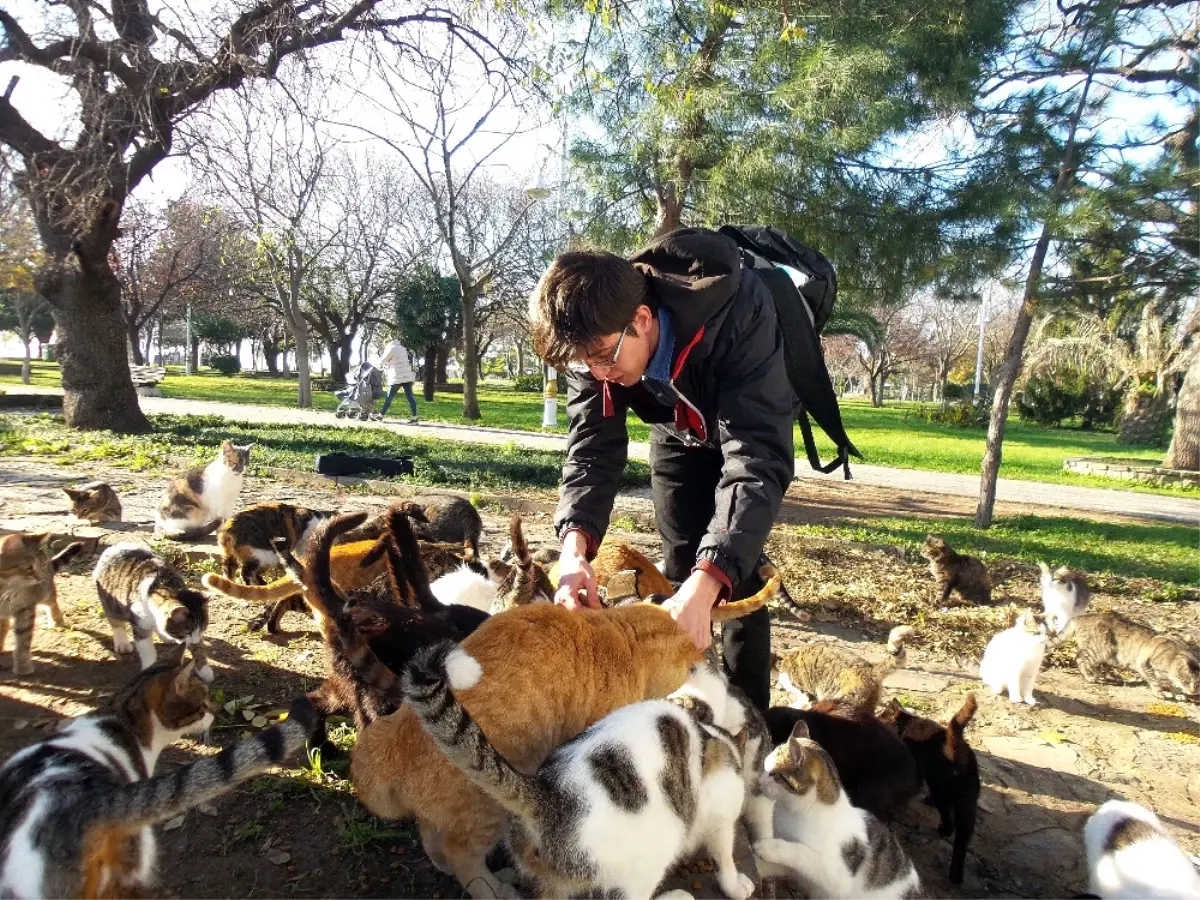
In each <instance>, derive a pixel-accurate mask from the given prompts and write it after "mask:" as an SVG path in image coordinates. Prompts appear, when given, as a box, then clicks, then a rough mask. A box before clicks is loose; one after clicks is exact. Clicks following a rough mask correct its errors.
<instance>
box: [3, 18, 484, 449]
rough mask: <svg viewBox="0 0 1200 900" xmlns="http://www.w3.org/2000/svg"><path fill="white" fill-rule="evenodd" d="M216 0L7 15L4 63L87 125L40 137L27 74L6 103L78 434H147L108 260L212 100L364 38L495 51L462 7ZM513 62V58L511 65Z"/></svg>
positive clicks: (7, 140)
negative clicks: (424, 35) (54, 93)
mask: <svg viewBox="0 0 1200 900" xmlns="http://www.w3.org/2000/svg"><path fill="white" fill-rule="evenodd" d="M384 2H385V0H305V2H299V0H257V2H255V0H250V2H247V3H233V2H231V0H215V2H214V3H212V4H203V5H202V7H201V8H199V9H197V10H196V11H193V10H192V9H191V8H190V7H189V6H188V5H186V4H184V5H183V6H174V7H171V8H169V9H164V10H161V11H160V10H158V9H157V8H156V10H155V11H153V12H152V11H151V9H150V6H149V4H148V3H147V2H146V0H89V2H84V0H65V2H59V0H32V2H30V3H28V4H24V5H23V7H22V9H23V11H22V12H21V13H14V12H12V11H10V10H11V7H9V6H6V8H0V33H2V35H3V42H2V43H0V62H10V61H17V62H21V63H24V64H26V65H29V66H34V67H37V68H38V69H41V70H43V71H44V72H45V73H48V74H50V75H51V76H57V77H59V78H61V79H62V83H63V84H64V85H65V86H67V87H69V89H70V90H71V91H73V94H74V96H73V99H74V101H75V102H76V108H77V115H78V119H77V122H76V123H75V127H73V128H69V129H66V130H65V131H64V133H65V135H66V136H65V137H54V136H51V135H48V134H43V133H42V132H41V131H39V130H38V129H37V128H35V127H34V126H33V124H32V123H31V122H30V121H29V119H28V118H27V117H26V115H24V114H22V112H21V111H20V110H19V109H18V103H19V101H20V100H21V96H20V94H19V92H18V91H17V82H18V79H17V77H16V76H14V77H13V78H12V80H11V81H10V82H9V83H8V85H7V86H6V87H5V88H3V92H2V93H0V144H3V145H5V146H7V147H10V148H11V149H12V150H14V151H15V152H16V154H17V155H18V156H19V157H20V159H21V163H22V166H23V168H22V170H21V172H20V173H19V179H18V186H19V188H20V190H21V192H22V193H23V194H24V195H25V197H26V198H27V199H28V200H29V202H30V206H31V207H32V209H33V213H34V218H35V221H36V222H37V227H38V232H39V235H40V237H41V241H42V246H43V249H44V251H45V260H44V262H43V264H42V265H41V267H40V268H39V270H38V273H37V278H36V286H37V289H38V292H39V293H41V294H42V295H43V296H44V297H45V298H46V299H47V300H48V301H49V302H50V304H51V306H52V308H53V310H54V317H55V320H56V321H57V323H58V332H59V359H60V362H61V363H62V377H63V388H64V392H65V398H64V403H63V412H64V414H65V417H66V420H67V423H68V424H70V425H72V426H76V427H81V428H115V429H118V430H122V431H141V430H146V429H148V428H149V427H150V426H149V422H148V421H147V420H146V417H145V416H144V415H143V414H142V412H141V410H140V409H139V407H138V401H137V395H136V394H135V392H134V389H133V382H132V379H131V378H130V374H129V370H128V368H127V367H126V365H125V354H124V353H122V352H121V348H122V347H123V345H124V343H125V341H126V329H125V324H124V322H123V320H122V318H121V309H120V292H121V287H120V282H119V281H118V279H117V277H116V275H115V273H114V272H113V270H112V268H111V264H110V261H109V252H110V250H111V249H112V245H113V243H114V242H115V241H116V239H117V237H118V236H119V234H120V223H121V213H122V210H123V208H124V205H125V201H126V200H127V199H128V198H129V195H130V193H131V192H132V191H133V190H134V189H135V188H136V187H137V186H138V185H139V184H140V183H141V182H142V180H143V179H145V178H146V176H147V175H149V174H150V173H151V172H152V171H153V170H154V167H155V166H157V165H158V164H159V163H160V162H162V160H163V159H165V158H166V157H167V156H168V155H169V154H170V153H171V152H172V148H173V146H174V142H175V138H176V131H177V129H178V126H179V125H180V124H181V123H182V122H183V121H185V120H186V119H187V118H188V117H189V116H191V115H192V114H193V113H194V112H195V111H196V110H197V109H198V108H200V107H201V106H202V105H203V104H205V103H206V102H207V101H208V100H209V99H210V98H212V97H213V95H215V94H218V93H220V92H222V91H225V90H228V89H230V88H238V87H241V86H242V85H244V84H245V83H247V82H250V81H254V80H256V79H271V78H274V77H275V76H276V74H277V73H278V72H279V69H280V66H281V65H282V64H283V63H284V61H285V60H287V59H288V58H290V57H293V56H300V57H302V58H303V57H304V56H305V55H306V54H307V53H308V52H309V51H311V50H312V49H314V48H317V47H321V46H323V45H326V44H331V43H335V42H337V41H340V40H342V39H344V38H346V37H348V36H352V35H356V34H361V33H365V32H382V33H384V34H385V35H388V36H389V37H390V38H391V44H390V46H391V48H392V52H394V53H400V54H403V53H409V52H418V50H417V45H418V40H419V36H420V33H421V31H422V30H423V29H425V28H428V27H431V26H432V27H436V28H437V29H438V30H439V31H440V32H441V33H442V34H443V35H444V34H447V33H448V34H449V37H448V38H447V39H448V40H451V41H455V42H457V41H464V42H466V43H468V44H469V45H471V46H479V47H486V46H487V45H488V43H489V42H488V41H487V39H486V38H484V37H483V36H482V34H480V33H479V32H477V31H475V30H474V29H472V28H471V27H469V26H467V25H465V24H464V22H463V20H462V18H461V17H460V15H459V14H458V8H459V7H461V8H462V9H464V10H467V9H473V8H474V7H475V4H473V3H470V2H467V0H462V2H461V3H459V2H458V0H446V2H445V3H443V4H442V5H439V6H432V5H431V6H425V5H422V4H420V3H409V2H408V0H389V3H388V6H384V5H383V3H384ZM503 62H508V60H503Z"/></svg>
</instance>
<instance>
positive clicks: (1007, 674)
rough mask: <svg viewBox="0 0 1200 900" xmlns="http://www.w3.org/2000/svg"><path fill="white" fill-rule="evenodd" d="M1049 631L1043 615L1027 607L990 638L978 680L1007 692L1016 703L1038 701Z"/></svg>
mask: <svg viewBox="0 0 1200 900" xmlns="http://www.w3.org/2000/svg"><path fill="white" fill-rule="evenodd" d="M1047 637H1048V631H1047V629H1046V623H1045V621H1044V620H1043V619H1042V617H1041V616H1040V615H1039V614H1037V613H1035V612H1033V611H1032V610H1028V611H1026V612H1023V613H1021V615H1020V616H1019V617H1017V619H1016V622H1015V623H1013V624H1012V625H1011V626H1010V627H1008V628H1006V629H1005V630H1004V631H1001V632H1000V633H999V634H997V635H995V636H993V637H992V639H991V640H990V641H988V645H987V647H986V648H985V649H984V651H983V660H982V661H981V662H980V663H979V680H980V681H982V682H983V683H984V684H986V685H987V686H988V687H989V688H991V689H992V693H994V694H999V693H1000V692H1001V691H1005V690H1007V691H1008V699H1009V700H1010V701H1011V702H1013V703H1021V702H1025V703H1028V704H1029V705H1030V706H1034V705H1036V704H1037V700H1035V699H1034V697H1033V685H1034V682H1035V681H1037V676H1038V670H1039V669H1041V667H1042V659H1043V657H1045V655H1046V640H1047Z"/></svg>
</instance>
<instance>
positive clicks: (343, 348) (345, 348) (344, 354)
mask: <svg viewBox="0 0 1200 900" xmlns="http://www.w3.org/2000/svg"><path fill="white" fill-rule="evenodd" d="M333 347H334V349H333V351H332V352H331V353H330V354H329V356H330V358H331V359H332V358H334V357H336V358H337V361H338V364H339V365H340V366H341V367H342V379H341V380H342V381H347V380H349V379H348V378H347V375H348V374H349V372H350V356H351V355H352V354H353V353H354V335H353V334H347V335H344V336H343V337H342V339H341V340H340V341H338V342H337V343H335V344H334V345H333ZM365 350H366V348H364V352H363V357H362V358H363V360H364V361H365V360H366V358H367V354H366V352H365Z"/></svg>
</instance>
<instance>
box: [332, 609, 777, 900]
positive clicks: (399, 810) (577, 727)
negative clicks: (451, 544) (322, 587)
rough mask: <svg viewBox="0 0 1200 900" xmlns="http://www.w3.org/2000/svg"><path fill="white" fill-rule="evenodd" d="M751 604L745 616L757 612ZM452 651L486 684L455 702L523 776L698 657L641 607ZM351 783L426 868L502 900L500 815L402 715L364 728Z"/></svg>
mask: <svg viewBox="0 0 1200 900" xmlns="http://www.w3.org/2000/svg"><path fill="white" fill-rule="evenodd" d="M751 600H753V601H754V602H749V601H747V604H748V605H747V606H746V607H744V608H745V609H746V611H747V612H749V611H753V610H754V609H756V608H761V605H762V603H764V602H765V600H764V599H763V598H761V597H758V598H751ZM756 604H757V605H756ZM726 606H727V607H735V608H736V607H737V604H727V605H726ZM460 646H461V647H462V648H463V650H464V651H465V652H467V653H469V654H470V655H471V656H473V657H474V658H475V659H476V660H478V661H479V664H480V665H481V666H482V667H483V668H484V669H485V670H486V671H487V672H488V673H489V677H488V678H487V679H485V680H484V681H482V682H481V683H480V684H479V685H478V686H476V687H475V688H473V689H472V690H471V691H470V692H469V694H467V695H464V696H463V697H461V698H459V699H461V700H462V702H463V705H464V706H465V707H466V708H467V710H468V711H469V712H470V714H471V717H472V718H473V719H474V720H475V722H476V723H478V725H479V727H480V728H481V729H483V731H484V733H485V734H487V736H488V738H489V740H490V741H491V743H492V744H493V745H494V746H495V747H496V750H497V751H498V752H499V753H500V754H501V755H502V756H503V757H504V758H505V759H507V760H508V761H509V762H510V763H511V764H512V765H513V766H514V767H515V768H516V769H517V770H518V771H520V772H524V773H526V774H530V773H532V772H534V771H535V770H536V769H537V767H538V766H539V765H540V764H541V763H542V762H543V761H544V760H545V759H546V757H547V756H549V755H550V753H551V752H552V751H554V750H555V749H557V748H558V747H559V746H560V745H562V744H563V743H565V742H566V741H568V740H570V739H571V738H573V737H575V736H576V735H577V734H579V733H580V732H582V731H583V730H584V729H585V728H586V727H587V726H588V725H590V724H592V723H593V722H595V721H596V720H598V719H600V718H601V717H603V716H605V715H607V714H608V713H610V712H612V711H613V710H615V709H618V708H620V707H622V706H626V705H628V704H630V703H636V702H637V701H639V700H647V699H653V698H660V697H665V696H666V695H667V694H669V693H671V692H672V691H674V690H676V689H677V688H678V687H679V686H680V685H681V684H683V682H684V681H685V680H686V679H687V676H688V674H689V672H690V671H691V669H692V667H693V666H694V665H695V664H696V663H697V662H699V661H700V659H701V658H702V656H701V654H700V651H699V650H697V649H696V645H695V644H694V643H693V642H692V640H691V639H690V638H689V637H688V636H687V633H686V632H685V631H684V630H683V628H681V627H680V626H679V624H678V623H677V622H675V620H674V619H673V618H671V615H670V613H668V612H667V611H666V610H664V609H660V608H659V607H657V606H654V605H652V604H648V603H634V604H631V605H629V606H622V607H618V608H615V609H605V610H593V609H585V610H576V611H571V610H568V609H565V608H564V607H561V606H557V605H555V604H550V603H535V604H532V605H530V606H519V607H516V608H515V609H510V610H507V611H506V612H503V613H501V614H499V615H496V616H492V617H491V618H490V619H488V620H487V621H485V622H484V623H483V624H482V625H480V626H479V628H478V629H476V631H475V632H474V633H473V634H471V635H470V636H469V637H467V638H465V639H464V640H463V641H462V643H461V644H460ZM564 673H570V674H569V676H567V675H564ZM350 772H351V778H352V780H353V782H354V787H355V792H356V793H357V795H358V799H359V800H360V801H361V802H362V803H363V805H364V806H366V807H367V809H369V810H370V811H371V812H373V813H374V814H375V815H377V816H380V817H381V818H385V819H402V818H405V817H408V816H415V817H416V819H417V822H418V824H419V826H420V829H421V839H422V842H423V845H424V847H425V852H426V853H427V854H428V855H429V858H430V859H432V860H433V861H434V863H435V864H436V865H437V866H438V867H439V868H440V869H441V870H442V871H444V872H450V873H452V874H453V875H454V876H455V877H456V878H457V879H458V880H459V882H460V883H461V884H462V885H463V886H464V887H466V888H467V890H468V891H469V892H470V893H471V894H472V896H477V897H489V898H490V897H495V896H497V895H498V894H500V893H502V892H506V888H505V886H504V885H502V884H501V883H500V882H499V881H498V880H497V879H496V878H495V877H494V876H493V875H492V873H491V872H490V871H489V869H488V868H487V866H486V864H485V858H486V856H487V854H488V851H489V850H490V849H491V848H492V847H493V846H494V845H495V843H496V842H497V841H498V840H499V839H500V837H501V835H502V834H503V831H504V826H505V823H506V821H507V813H506V812H505V811H504V809H503V807H501V806H500V805H499V804H497V803H496V802H495V801H494V800H492V799H491V798H489V797H488V796H487V794H485V793H484V792H483V791H481V790H480V789H479V788H478V787H476V786H475V785H473V784H472V783H471V782H470V781H468V780H467V778H466V777H465V776H464V775H463V774H462V773H461V772H459V771H458V770H457V769H456V768H455V767H454V766H453V765H452V764H451V763H450V762H449V760H447V759H446V757H445V756H444V755H443V754H442V753H441V751H439V750H438V749H437V747H436V746H435V745H434V743H433V741H432V740H431V739H430V737H429V736H428V735H427V734H426V733H425V731H424V730H423V729H422V727H421V725H420V722H419V721H418V720H417V718H416V716H415V714H414V713H413V710H412V708H411V707H410V706H408V705H405V706H402V707H401V708H400V709H399V710H398V711H397V712H395V713H393V714H392V715H390V716H384V717H382V718H380V719H378V720H376V721H375V722H373V723H372V724H371V725H369V726H367V727H366V728H365V729H363V731H362V733H361V734H360V735H359V737H358V742H357V744H356V745H355V747H354V754H353V756H352V757H351V765H350Z"/></svg>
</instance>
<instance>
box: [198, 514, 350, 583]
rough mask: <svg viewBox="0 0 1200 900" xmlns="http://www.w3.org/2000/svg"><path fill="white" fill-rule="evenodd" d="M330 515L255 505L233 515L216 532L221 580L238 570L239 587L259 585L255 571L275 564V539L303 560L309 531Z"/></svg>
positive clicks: (259, 576)
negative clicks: (283, 539) (285, 541)
mask: <svg viewBox="0 0 1200 900" xmlns="http://www.w3.org/2000/svg"><path fill="white" fill-rule="evenodd" d="M332 515H333V513H331V512H324V511H321V510H315V509H308V508H307V507H304V506H294V505H292V504H291V503H256V504H254V505H253V506H248V507H246V508H245V509H243V510H242V511H241V512H238V513H235V514H234V515H233V516H232V517H231V518H230V519H229V520H228V521H226V522H225V524H224V525H222V526H221V529H220V530H219V531H218V532H217V544H219V545H220V547H221V555H222V559H221V568H222V570H223V571H224V572H225V577H226V578H233V577H234V575H235V574H236V573H238V572H239V570H240V573H241V576H242V583H243V584H262V575H261V574H260V573H259V570H260V569H261V568H262V567H263V566H275V565H278V564H279V557H278V555H277V554H276V552H275V546H274V543H273V542H274V540H275V538H278V537H282V538H286V539H287V547H288V549H289V550H291V551H293V552H294V553H296V554H297V555H298V556H303V555H304V552H305V550H306V549H307V547H308V540H309V538H310V536H311V535H312V532H313V530H314V529H315V528H316V527H317V525H318V524H319V523H320V522H322V521H323V520H325V519H327V518H329V517H331V516H332Z"/></svg>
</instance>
